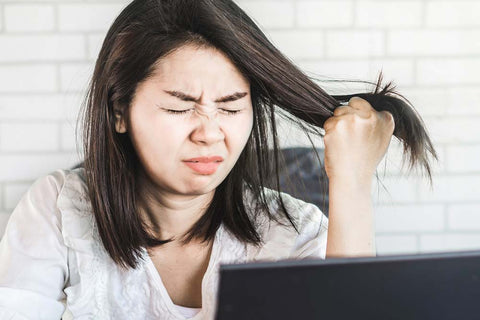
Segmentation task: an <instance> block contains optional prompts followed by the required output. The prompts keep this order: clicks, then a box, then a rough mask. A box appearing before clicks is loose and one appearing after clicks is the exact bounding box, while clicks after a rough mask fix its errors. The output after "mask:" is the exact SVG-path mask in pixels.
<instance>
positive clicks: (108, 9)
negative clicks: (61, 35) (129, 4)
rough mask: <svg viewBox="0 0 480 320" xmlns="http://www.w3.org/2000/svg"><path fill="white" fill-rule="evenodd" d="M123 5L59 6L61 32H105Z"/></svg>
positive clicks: (84, 4) (89, 4)
mask: <svg viewBox="0 0 480 320" xmlns="http://www.w3.org/2000/svg"><path fill="white" fill-rule="evenodd" d="M124 7H125V5H124V4H113V3H112V4H93V3H88V4H86V3H83V4H60V5H59V8H58V15H59V28H60V30H61V31H105V30H107V29H108V28H109V27H110V25H112V23H113V22H114V20H115V18H116V17H117V15H118V14H119V13H120V12H121V11H122V10H123V8H124Z"/></svg>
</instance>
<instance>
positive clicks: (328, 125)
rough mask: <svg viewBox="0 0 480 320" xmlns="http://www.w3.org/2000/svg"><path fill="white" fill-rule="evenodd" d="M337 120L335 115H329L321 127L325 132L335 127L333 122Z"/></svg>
mask: <svg viewBox="0 0 480 320" xmlns="http://www.w3.org/2000/svg"><path fill="white" fill-rule="evenodd" d="M336 122H337V119H336V118H335V117H330V118H328V119H327V120H326V121H325V122H324V123H323V129H324V130H325V133H327V132H328V131H330V130H331V129H332V128H333V127H335V123H336Z"/></svg>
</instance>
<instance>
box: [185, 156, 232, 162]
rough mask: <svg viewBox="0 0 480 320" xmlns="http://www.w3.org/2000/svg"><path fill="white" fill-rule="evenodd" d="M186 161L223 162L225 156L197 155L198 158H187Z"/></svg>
mask: <svg viewBox="0 0 480 320" xmlns="http://www.w3.org/2000/svg"><path fill="white" fill-rule="evenodd" d="M184 161H185V162H193V163H209V162H222V161H223V158H222V157H221V156H211V157H197V158H192V159H187V160H184Z"/></svg>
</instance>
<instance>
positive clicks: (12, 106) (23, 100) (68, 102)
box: [0, 94, 83, 120]
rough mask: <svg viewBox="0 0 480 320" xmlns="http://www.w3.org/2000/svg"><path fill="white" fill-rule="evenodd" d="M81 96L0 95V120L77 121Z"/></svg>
mask: <svg viewBox="0 0 480 320" xmlns="http://www.w3.org/2000/svg"><path fill="white" fill-rule="evenodd" d="M82 99H83V95H81V94H63V95H61V94H42V95H36V94H34V95H20V94H3V95H0V120H73V119H77V117H78V115H79V112H80V108H81V103H82Z"/></svg>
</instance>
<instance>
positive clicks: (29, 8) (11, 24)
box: [4, 4, 55, 32]
mask: <svg viewBox="0 0 480 320" xmlns="http://www.w3.org/2000/svg"><path fill="white" fill-rule="evenodd" d="M4 11H5V30H6V31H9V32H10V31H14V32H16V31H29V32H35V31H52V30H53V29H54V28H55V12H54V7H53V5H45V4H34V5H31V4H5V8H4Z"/></svg>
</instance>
